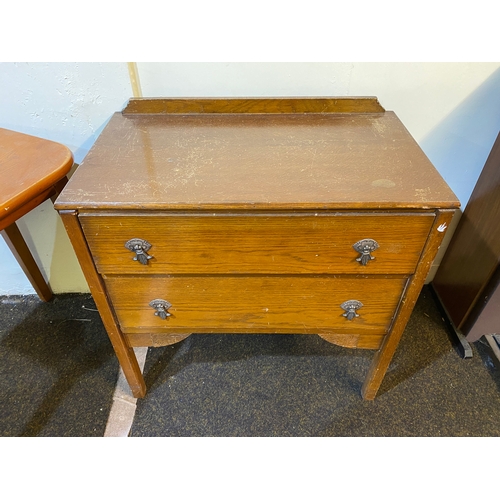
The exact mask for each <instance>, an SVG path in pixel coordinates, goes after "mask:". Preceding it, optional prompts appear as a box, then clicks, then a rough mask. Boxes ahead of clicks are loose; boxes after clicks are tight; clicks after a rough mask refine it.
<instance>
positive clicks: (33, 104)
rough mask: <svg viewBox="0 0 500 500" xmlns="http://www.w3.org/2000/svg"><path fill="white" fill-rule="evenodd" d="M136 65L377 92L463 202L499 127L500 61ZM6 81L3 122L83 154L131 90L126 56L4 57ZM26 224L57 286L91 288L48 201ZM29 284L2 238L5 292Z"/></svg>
mask: <svg viewBox="0 0 500 500" xmlns="http://www.w3.org/2000/svg"><path fill="white" fill-rule="evenodd" d="M138 69H139V75H140V84H141V87H142V91H143V94H144V95H145V96H200V97H204V96H273V95H275V96H280V95H282V96H305V95H311V96H334V95H341V96H343V95H359V96H361V95H375V96H377V97H378V98H379V100H380V102H381V104H382V105H383V106H384V107H385V108H386V109H388V110H393V111H395V112H396V113H397V114H398V116H399V117H400V118H401V120H402V121H403V123H404V124H405V125H406V127H407V128H408V130H409V131H410V132H411V133H412V135H413V136H414V137H415V139H416V140H417V142H418V143H419V144H420V145H421V147H422V148H423V150H424V151H425V152H426V154H427V155H428V156H429V158H430V159H431V161H432V162H433V163H434V165H435V166H436V168H437V169H438V171H439V172H440V173H441V175H443V177H444V178H445V180H446V181H447V182H448V183H449V185H450V186H451V187H452V189H453V190H454V191H455V193H456V194H457V196H458V197H459V199H460V201H461V202H462V205H463V207H465V205H466V203H467V201H468V199H469V197H470V193H471V192H472V189H473V187H474V184H475V182H476V180H477V178H478V176H479V174H480V172H481V169H482V167H483V166H484V162H485V161H486V158H487V156H488V154H489V151H490V149H491V146H492V145H493V142H494V140H495V138H496V136H497V134H498V132H499V130H500V92H499V89H500V63H360V62H356V63H139V64H138ZM0 89H1V92H0V127H4V128H10V129H13V130H18V131H20V132H25V133H30V134H33V135H38V136H40V137H45V138H47V139H52V140H55V141H58V142H62V143H63V144H66V145H67V146H68V147H70V149H71V150H72V151H73V152H74V155H75V161H76V162H77V163H78V162H80V161H81V160H82V158H83V157H84V156H85V154H86V152H87V151H88V150H89V148H90V146H91V145H92V144H93V142H94V141H95V139H96V137H97V136H98V134H99V132H100V131H101V130H102V128H103V127H104V125H105V124H106V122H107V120H108V119H109V117H110V116H111V114H112V113H113V112H115V111H119V110H121V108H122V107H123V105H124V103H125V102H126V100H127V99H128V98H129V97H130V96H131V95H132V89H131V86H130V82H129V78H128V70H127V65H126V63H34V64H27V63H19V64H16V63H3V64H0ZM20 226H21V230H22V231H23V234H25V236H26V239H27V241H28V243H29V245H30V247H31V248H32V249H33V253H34V255H35V257H36V259H38V261H39V262H40V264H41V266H42V269H43V272H44V273H45V274H46V276H48V278H49V280H50V284H51V286H52V288H53V290H54V291H55V292H56V293H62V292H86V291H88V288H87V285H86V283H85V281H84V279H83V276H82V274H81V272H80V270H79V266H78V263H77V261H76V259H75V257H74V254H73V251H72V249H71V247H70V244H69V242H68V240H67V237H66V234H65V232H64V228H63V227H62V224H61V223H60V221H59V219H58V216H57V214H56V213H55V212H54V210H53V208H52V206H51V204H50V202H46V203H45V204H43V205H42V206H41V207H40V208H39V209H36V210H34V211H33V212H32V213H30V214H28V215H27V216H25V217H24V218H23V219H22V221H21V223H20ZM450 235H451V233H450ZM441 255H442V252H441ZM439 260H440V258H438V259H437V260H436V262H435V265H434V269H433V272H435V268H436V265H437V264H438V263H439ZM433 272H432V273H431V275H430V276H432V275H433ZM26 293H33V291H32V288H31V286H30V285H29V282H28V281H27V280H26V278H25V277H24V275H23V274H22V271H21V270H20V269H19V268H18V266H17V263H16V262H15V260H14V259H13V257H12V256H11V255H10V252H9V250H8V248H7V247H6V245H5V244H4V242H3V240H2V241H0V295H6V294H26Z"/></svg>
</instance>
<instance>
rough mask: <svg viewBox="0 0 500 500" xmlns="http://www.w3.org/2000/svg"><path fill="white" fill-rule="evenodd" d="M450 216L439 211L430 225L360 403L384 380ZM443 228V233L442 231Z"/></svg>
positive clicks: (370, 370)
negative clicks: (422, 248)
mask: <svg viewBox="0 0 500 500" xmlns="http://www.w3.org/2000/svg"><path fill="white" fill-rule="evenodd" d="M453 215H454V211H453V210H440V211H439V212H438V213H437V217H436V219H435V221H434V225H433V227H432V229H431V232H430V235H429V239H428V240H427V244H426V245H425V248H424V252H423V255H422V258H421V260H420V262H419V264H418V266H417V272H416V273H415V274H414V275H413V276H412V277H411V278H410V280H409V281H408V286H407V287H406V290H405V291H404V294H403V295H402V299H401V303H400V306H399V310H398V312H397V316H396V319H395V320H394V323H393V325H392V328H391V331H390V332H389V333H388V335H386V336H385V338H384V341H383V343H382V345H381V347H380V349H379V350H378V351H377V353H376V354H375V356H374V358H373V361H372V364H371V366H370V369H369V371H368V374H367V376H366V378H365V382H364V384H363V387H362V394H363V398H364V399H374V398H375V396H376V394H377V391H378V390H379V388H380V384H381V383H382V380H383V378H384V376H385V373H386V371H387V369H388V368H389V364H390V362H391V360H392V357H393V356H394V353H395V352H396V348H397V346H398V344H399V341H400V340H401V336H402V335H403V332H404V329H405V328H406V325H407V323H408V320H409V319H410V315H411V313H412V311H413V308H414V307H415V304H416V302H417V299H418V296H419V294H420V292H421V290H422V287H423V285H424V282H425V278H426V277H427V274H428V273H429V269H430V267H431V265H432V262H433V261H434V259H435V258H436V254H437V252H438V250H439V246H440V245H441V243H442V241H443V238H444V235H445V233H446V228H448V227H449V225H450V222H451V219H452V217H453ZM443 228H444V229H443Z"/></svg>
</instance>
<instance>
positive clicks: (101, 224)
mask: <svg viewBox="0 0 500 500" xmlns="http://www.w3.org/2000/svg"><path fill="white" fill-rule="evenodd" d="M458 206H459V204H458V201H457V199H456V198H455V196H454V195H453V193H452V192H451V191H450V189H449V188H448V186H447V185H446V184H445V182H444V181H443V179H442V178H441V177H440V176H439V174H438V173H437V172H436V171H435V169H434V167H433V166H432V165H431V163H430V162H429V161H428V159H427V158H426V157H425V155H424V154H423V152H422V151H421V150H420V148H419V147H418V145H417V144H416V143H415V141H414V140H413V139H412V138H411V136H410V135H409V134H408V132H407V131H406V129H405V128H404V127H403V125H402V124H401V122H400V121H399V120H398V118H397V117H396V115H395V114H394V113H392V112H387V111H385V110H384V109H383V108H382V107H381V106H380V104H379V103H378V101H377V100H376V99H375V98H332V99H323V98H311V99H304V98H295V99H292V98H286V99H132V100H131V101H130V102H129V103H128V105H127V107H126V108H125V109H124V110H123V112H122V113H116V114H115V115H113V117H112V118H111V120H110V122H109V123H108V125H107V126H106V127H105V129H104V130H103V132H102V133H101V135H100V137H99V138H98V140H97V141H96V143H95V144H94V146H93V148H92V149H91V151H90V152H89V154H88V155H87V157H86V158H85V160H84V161H83V163H82V164H81V165H80V166H79V168H78V169H77V171H76V173H75V174H74V176H73V177H72V179H71V180H70V182H69V183H68V185H67V186H66V188H65V190H64V191H63V193H62V194H61V196H60V197H59V199H58V200H57V202H56V208H57V209H58V210H59V212H60V214H61V217H62V219H63V222H64V224H65V227H66V229H67V231H68V234H69V237H70V239H71V241H72V243H73V246H74V248H75V251H76V253H77V256H78V259H79V261H80V263H81V266H82V269H83V271H84V274H85V276H86V278H87V281H88V283H89V287H90V290H91V292H92V294H93V297H94V300H95V302H96V304H97V306H98V308H99V312H100V314H101V317H102V319H103V322H104V325H105V327H106V330H107V332H108V334H109V337H110V339H111V342H112V343H113V346H114V348H115V351H116V354H117V356H118V358H119V361H120V364H121V366H122V368H123V370H124V373H125V375H126V377H127V380H128V382H129V384H130V387H131V389H132V391H133V393H134V395H135V396H136V397H141V396H143V395H144V394H145V391H146V388H145V385H144V380H143V377H142V375H141V373H140V370H139V368H138V365H137V361H136V358H135V355H134V351H133V347H138V346H162V345H168V344H171V343H174V342H178V341H180V340H182V339H184V338H186V337H187V336H188V335H190V334H192V333H246V334H251V333H297V334H318V335H320V336H321V337H322V338H324V339H325V340H327V341H330V342H333V343H336V344H339V345H342V346H346V347H353V348H367V349H374V350H376V354H375V356H374V360H373V363H372V367H371V369H370V371H369V373H368V375H367V376H366V379H365V384H364V386H363V390H362V392H363V396H364V397H365V398H366V399H373V398H374V397H375V395H376V392H377V390H378V388H379V386H380V383H381V382H382V379H383V377H384V374H385V372H386V370H387V368H388V366H389V363H390V360H391V358H392V356H393V354H394V352H395V349H396V347H397V345H398V343H399V339H400V338H401V335H402V333H403V331H404V328H405V326H406V323H407V321H408V319H409V316H410V314H411V311H412V309H413V306H414V304H415V301H416V299H417V297H418V294H419V292H420V290H421V287H422V285H423V283H424V280H425V278H426V275H427V273H428V271H429V268H430V265H431V263H432V261H433V259H434V257H435V254H436V252H437V250H438V248H439V245H440V243H441V241H442V238H443V235H444V233H445V231H446V228H447V227H448V225H449V222H450V220H451V217H452V215H453V212H454V210H455V209H456V208H457V207H458Z"/></svg>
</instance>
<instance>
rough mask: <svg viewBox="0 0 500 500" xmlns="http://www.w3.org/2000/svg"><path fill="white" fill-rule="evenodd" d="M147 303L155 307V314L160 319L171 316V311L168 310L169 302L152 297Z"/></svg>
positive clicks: (170, 305)
mask: <svg viewBox="0 0 500 500" xmlns="http://www.w3.org/2000/svg"><path fill="white" fill-rule="evenodd" d="M149 305H150V306H151V307H152V308H153V309H156V312H155V316H159V317H160V318H161V319H167V318H168V317H169V316H172V314H171V313H169V312H168V309H169V308H170V307H172V304H171V303H170V302H167V301H166V300H163V299H154V300H152V301H151V302H150V303H149Z"/></svg>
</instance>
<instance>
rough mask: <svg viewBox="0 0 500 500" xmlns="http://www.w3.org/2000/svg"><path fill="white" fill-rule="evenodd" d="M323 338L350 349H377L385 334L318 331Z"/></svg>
mask: <svg viewBox="0 0 500 500" xmlns="http://www.w3.org/2000/svg"><path fill="white" fill-rule="evenodd" d="M318 335H319V336H320V337H321V338H322V339H323V340H326V341H327V342H330V344H335V345H339V346H341V347H349V348H350V349H379V348H380V346H381V345H382V342H383V340H384V338H385V335H380V334H379V335H366V334H358V335H352V334H344V335H342V334H339V333H319V334H318Z"/></svg>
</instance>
